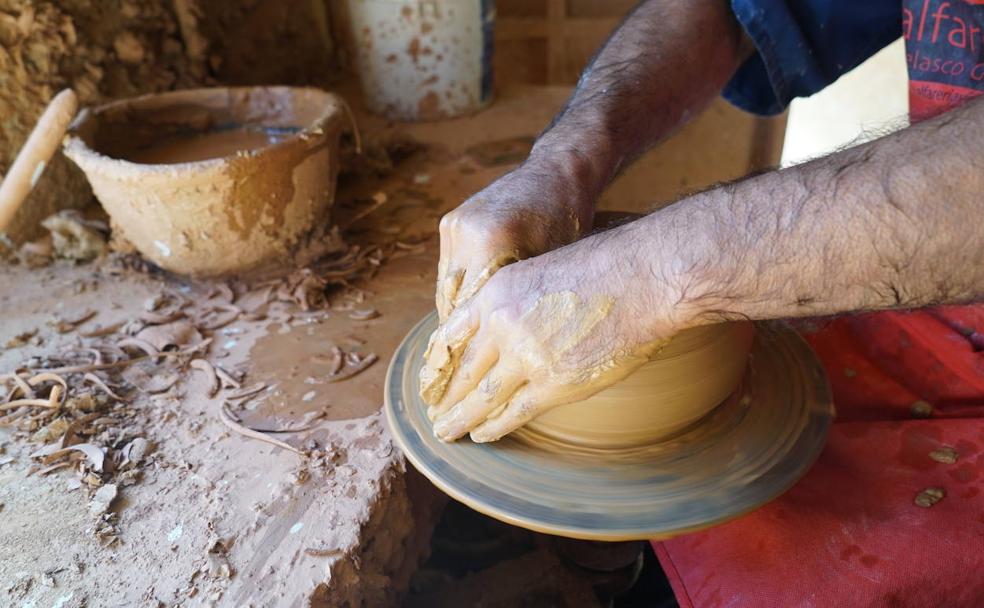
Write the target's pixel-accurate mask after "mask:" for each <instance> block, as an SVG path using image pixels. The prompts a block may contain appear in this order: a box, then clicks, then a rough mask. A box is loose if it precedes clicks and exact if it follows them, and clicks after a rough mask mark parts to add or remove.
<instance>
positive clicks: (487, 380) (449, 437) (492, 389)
mask: <svg viewBox="0 0 984 608" xmlns="http://www.w3.org/2000/svg"><path fill="white" fill-rule="evenodd" d="M525 382H526V380H525V378H524V377H523V376H521V375H519V374H517V373H515V372H514V371H513V370H510V369H505V368H504V367H503V366H502V365H498V364H497V365H496V366H495V367H493V368H492V369H491V370H489V373H488V374H486V376H485V377H484V378H482V381H481V382H479V383H478V386H477V387H475V390H473V391H472V392H470V393H468V395H467V396H465V398H464V399H462V400H461V401H460V402H458V403H457V404H456V405H454V406H453V407H452V408H451V409H449V410H448V411H447V412H445V413H444V414H442V415H441V416H440V417H438V418H437V420H436V421H435V422H434V434H435V435H437V437H438V439H440V440H442V441H454V440H455V439H458V438H459V437H461V436H462V435H464V434H466V433H468V432H469V431H470V430H472V429H473V428H475V427H476V426H478V425H480V424H482V422H483V421H484V420H485V419H486V418H488V417H489V415H491V414H492V413H494V412H495V410H496V409H497V408H499V407H501V406H502V405H503V404H505V403H507V402H508V401H509V398H510V397H511V396H512V395H513V394H514V393H515V392H516V391H517V390H518V389H519V388H520V387H521V386H523V384H524V383H525Z"/></svg>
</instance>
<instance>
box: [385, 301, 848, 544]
mask: <svg viewBox="0 0 984 608" xmlns="http://www.w3.org/2000/svg"><path fill="white" fill-rule="evenodd" d="M436 325H437V318H436V314H432V315H430V316H428V317H427V318H425V319H424V320H423V321H421V322H420V323H419V324H418V325H417V326H416V327H415V328H414V329H412V330H411V331H410V333H409V334H408V335H407V337H406V338H405V339H404V341H403V343H402V344H401V345H400V347H399V348H398V349H397V351H396V353H395V355H394V357H393V360H392V362H391V364H390V368H389V372H388V374H387V378H386V389H385V391H386V392H385V400H386V407H385V409H386V415H387V420H388V423H389V426H390V430H391V432H392V433H393V436H394V438H395V439H396V441H397V443H398V444H399V445H400V446H401V448H402V449H403V451H404V453H405V454H406V456H407V458H408V459H409V460H410V461H411V463H413V465H414V466H415V467H416V468H417V469H418V470H419V471H421V472H422V473H423V474H424V475H426V476H427V477H428V478H429V479H430V480H431V481H432V482H434V484H435V485H437V486H438V487H440V488H441V489H442V490H444V491H445V492H447V493H448V494H449V495H451V496H452V497H453V498H456V499H457V500H460V501H461V502H463V503H465V504H467V505H469V506H471V507H472V508H474V509H476V510H478V511H481V512H483V513H486V514H488V515H490V516H493V517H496V518H498V519H501V520H503V521H506V522H509V523H512V524H516V525H520V526H523V527H526V528H530V529H534V530H539V531H542V532H546V533H550V534H557V535H561V536H569V537H575V538H587V539H596V540H628V539H646V538H666V537H669V536H673V535H675V534H680V533H683V532H687V531H692V530H697V529H701V528H704V527H707V526H710V525H713V524H715V523H720V522H723V521H726V520H728V519H732V518H734V517H737V516H739V515H741V514H743V513H746V512H748V511H751V510H753V509H755V508H757V507H759V506H761V505H763V504H765V503H766V502H768V501H770V500H772V499H773V498H775V497H777V496H778V495H779V494H781V493H782V492H784V491H786V490H787V489H788V488H789V487H790V486H792V485H793V484H794V483H795V482H796V480H798V479H799V478H800V477H801V476H802V475H803V474H804V473H805V472H806V471H807V469H809V467H810V465H812V463H813V462H814V461H815V460H816V458H817V456H818V455H819V453H820V449H821V448H822V446H823V442H824V440H825V438H826V435H827V430H828V428H829V425H830V422H831V419H832V418H833V405H832V401H831V396H830V388H829V386H828V384H827V380H826V377H825V376H824V373H823V369H822V368H821V366H820V364H819V362H818V361H817V359H816V356H815V355H814V354H813V352H812V351H811V350H810V348H809V347H808V346H807V345H806V343H805V342H804V341H803V340H802V338H800V337H799V336H798V335H797V334H796V333H795V332H794V331H792V330H791V329H789V328H788V327H786V326H784V325H781V324H755V332H754V333H755V337H754V341H753V343H752V347H751V351H750V354H749V355H748V357H747V365H745V361H741V362H740V363H739V364H738V365H739V367H744V374H743V375H741V377H740V379H739V381H738V383H737V386H736V388H735V389H734V390H733V391H732V392H731V393H730V394H729V395H728V396H726V397H725V398H724V399H723V401H722V402H720V403H718V404H715V405H711V406H710V411H709V412H707V413H706V414H704V415H703V417H701V418H700V419H699V420H695V421H689V422H688V421H685V420H684V419H685V418H687V417H688V416H684V415H681V416H680V417H679V418H678V419H677V421H678V422H682V424H683V425H684V426H683V428H679V426H678V428H677V429H676V430H675V431H674V432H671V433H670V434H669V435H668V436H667V435H665V434H663V432H665V429H666V428H667V427H663V430H662V431H661V433H660V434H662V437H658V436H655V435H654V436H653V438H652V440H651V441H649V442H646V441H643V442H642V443H639V442H637V441H635V440H633V441H628V442H625V441H622V440H623V439H625V438H626V437H627V435H625V434H624V433H621V432H613V433H612V435H611V437H609V438H608V439H606V440H604V441H601V442H597V441H594V442H592V441H585V439H584V438H585V437H588V438H589V439H590V437H591V436H590V435H587V436H585V435H583V427H581V428H578V426H579V425H578V424H575V425H574V426H573V427H567V428H566V431H569V430H571V428H573V429H574V432H573V433H572V434H571V435H570V436H558V435H557V429H558V428H564V427H563V424H564V422H563V420H564V418H565V415H564V414H563V412H562V409H561V408H558V409H556V410H554V411H555V412H558V416H559V422H558V420H556V419H555V420H548V421H547V424H542V423H543V422H544V420H543V418H542V417H541V418H540V419H538V422H540V423H541V424H540V425H539V426H537V425H533V426H532V427H529V426H528V427H527V428H526V429H521V432H519V433H514V434H513V435H509V436H507V437H505V438H503V439H501V440H499V441H497V442H493V443H487V444H476V443H473V442H471V441H470V440H468V439H467V438H466V439H464V440H460V441H457V442H454V443H444V442H441V441H440V440H438V439H437V438H436V437H435V436H434V434H433V431H432V426H431V422H430V420H428V418H427V406H426V404H424V402H423V401H422V400H421V399H420V397H419V395H418V391H419V379H418V375H419V371H420V367H421V366H422V354H423V352H424V350H425V349H426V347H427V338H428V336H430V334H431V332H432V331H433V330H434V328H435V327H436ZM714 331H722V328H717V329H716V330H714ZM726 331H727V332H734V333H732V334H725V335H724V339H730V340H734V341H735V344H733V345H732V346H731V347H730V348H733V349H734V350H733V352H739V351H740V350H741V348H740V345H741V344H742V343H743V342H742V341H743V340H747V338H748V334H749V328H748V326H747V325H746V326H743V328H742V326H735V327H732V328H730V329H728V330H726ZM705 337H706V336H705ZM694 339H695V340H696V339H697V336H694ZM720 339H722V335H721V334H719V335H718V337H717V338H716V339H715V340H720ZM664 356H665V351H664ZM710 364H711V365H713V364H714V363H713V362H711V363H710ZM729 369H731V368H729ZM630 378H631V377H630ZM629 381H630V380H626V381H625V382H629ZM722 382H723V380H722ZM607 390H612V389H607ZM708 394H710V393H708ZM599 395H600V393H599ZM640 398H644V396H641V397H640ZM564 407H570V406H564ZM701 407H706V404H703V405H701ZM664 422H665V420H664ZM611 428H615V427H611ZM544 431H545V432H546V433H547V434H550V433H553V434H554V439H553V440H545V439H544V438H545V437H547V436H548V435H545V434H544ZM566 431H565V432H566ZM629 435H631V433H630V434H629ZM613 438H614V439H613ZM613 442H614V443H615V444H621V445H615V446H614V447H612V444H613ZM606 443H607V444H608V447H605V445H604V444H606Z"/></svg>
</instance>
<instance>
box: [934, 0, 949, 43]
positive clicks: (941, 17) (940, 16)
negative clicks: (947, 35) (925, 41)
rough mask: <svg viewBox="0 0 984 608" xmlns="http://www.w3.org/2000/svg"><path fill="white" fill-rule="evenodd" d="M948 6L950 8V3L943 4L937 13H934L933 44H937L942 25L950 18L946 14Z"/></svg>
mask: <svg viewBox="0 0 984 608" xmlns="http://www.w3.org/2000/svg"><path fill="white" fill-rule="evenodd" d="M948 6H950V3H949V2H942V3H940V7H939V8H938V9H936V12H935V13H933V38H932V42H933V44H936V40H937V39H938V38H939V35H940V23H941V22H943V21H945V20H947V19H949V18H950V17H949V15H946V14H945V13H946V8H947V7H948Z"/></svg>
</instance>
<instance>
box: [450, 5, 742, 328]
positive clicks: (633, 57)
mask: <svg viewBox="0 0 984 608" xmlns="http://www.w3.org/2000/svg"><path fill="white" fill-rule="evenodd" d="M743 40H744V38H743V30H742V29H741V26H740V25H739V24H738V22H737V21H736V19H735V17H734V15H733V14H732V12H731V9H730V6H729V3H728V2H727V0H687V1H686V2H674V1H671V0H647V1H644V2H642V3H640V4H639V6H637V7H636V9H635V10H634V11H633V12H632V13H631V14H630V15H629V16H628V17H626V19H625V21H624V22H623V23H622V25H621V26H620V27H619V28H618V29H617V30H616V31H615V32H614V33H613V34H612V36H611V38H610V39H609V40H608V42H607V43H606V44H605V45H604V47H603V48H602V49H601V51H600V52H599V53H598V55H597V56H596V57H595V58H594V60H593V61H592V63H591V65H590V66H589V67H588V69H587V70H586V71H585V73H584V75H583V76H582V78H581V81H580V83H579V84H578V86H577V89H576V90H575V92H574V94H573V96H572V97H571V99H570V100H569V101H568V102H567V105H566V107H565V108H564V110H563V111H562V112H561V113H560V114H559V115H558V116H557V118H555V119H554V121H553V124H552V125H551V127H550V128H548V129H547V130H546V131H545V132H544V133H543V134H542V135H541V136H540V138H539V139H538V140H537V142H536V144H535V145H534V147H533V150H532V152H531V154H530V157H529V158H528V159H527V160H526V162H524V163H523V164H522V165H521V166H520V167H519V168H517V169H516V170H515V171H512V172H511V173H508V174H506V175H505V176H503V177H502V178H500V179H499V180H497V181H496V182H494V183H492V184H491V185H490V186H488V187H487V188H485V189H484V190H482V191H481V192H479V193H477V194H475V195H474V196H473V197H471V198H470V199H469V200H467V201H465V203H464V204H462V205H461V206H460V207H458V208H457V209H455V210H454V211H452V212H451V213H449V214H447V215H446V216H445V217H444V219H443V220H442V221H441V230H440V232H441V259H440V263H439V265H438V273H437V274H438V276H437V298H436V299H437V309H438V312H440V314H441V318H442V319H445V318H446V317H447V315H449V314H450V312H451V311H452V310H453V309H454V308H455V307H456V306H458V305H460V304H461V303H462V302H464V301H466V300H468V298H470V297H472V296H473V295H474V294H475V293H476V292H477V291H478V290H479V288H481V287H482V285H484V284H485V282H486V281H487V280H488V279H489V277H491V276H492V275H493V274H494V273H495V272H496V271H497V270H499V268H501V267H502V266H504V265H506V264H509V263H511V262H514V261H516V260H520V259H524V258H528V257H532V256H535V255H539V254H541V253H544V252H546V251H549V250H551V249H555V248H557V247H560V246H562V245H565V244H567V243H570V242H571V241H573V240H575V239H577V238H578V237H580V236H582V235H583V234H585V233H586V232H587V231H588V230H590V228H591V224H592V222H591V220H592V216H593V213H594V205H595V202H596V201H597V199H598V197H599V196H600V195H601V192H602V190H604V189H605V187H606V186H607V185H608V183H609V181H611V179H612V178H613V177H614V176H615V175H616V173H617V172H618V171H619V170H620V169H621V168H623V167H625V166H626V165H627V164H628V163H629V162H630V161H631V160H632V159H634V158H635V157H636V156H638V155H639V154H640V153H642V152H643V151H644V150H645V149H646V148H648V147H650V146H652V145H654V144H656V143H657V142H659V141H660V140H662V139H664V138H665V137H666V136H667V135H669V134H670V132H672V131H673V130H674V129H676V128H677V127H679V126H681V125H683V124H684V123H686V122H687V121H688V120H689V119H690V118H691V117H693V116H694V115H696V114H697V113H698V112H700V110H701V109H703V108H704V106H706V105H707V104H708V102H709V101H710V100H711V99H713V98H714V97H715V96H716V95H717V94H718V93H719V92H720V91H721V88H722V86H723V85H724V84H725V82H726V81H727V80H728V79H729V78H730V77H731V75H732V74H733V73H734V72H735V70H736V69H737V67H738V66H739V64H740V63H741V62H742V60H743V59H744V58H745V57H747V56H748V55H749V54H750V52H751V45H750V44H749V43H746V42H743Z"/></svg>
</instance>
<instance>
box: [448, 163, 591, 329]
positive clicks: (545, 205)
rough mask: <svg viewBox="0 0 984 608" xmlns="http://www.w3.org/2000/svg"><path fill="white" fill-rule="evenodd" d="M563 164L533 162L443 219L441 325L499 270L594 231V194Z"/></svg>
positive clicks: (491, 186) (496, 182) (505, 177)
mask: <svg viewBox="0 0 984 608" xmlns="http://www.w3.org/2000/svg"><path fill="white" fill-rule="evenodd" d="M589 190H591V189H590V188H585V187H584V186H583V184H582V183H580V182H579V180H578V179H576V178H575V177H574V176H573V175H571V171H570V170H569V169H567V168H565V166H564V162H563V161H561V160H559V159H551V160H549V161H542V160H533V159H530V160H528V161H527V162H526V163H524V164H523V165H522V166H521V167H519V168H518V169H516V170H515V171H513V172H511V173H508V174H506V175H505V176H503V177H502V178H500V179H499V180H497V181H495V182H494V183H492V184H491V185H490V186H488V187H487V188H485V189H484V190H482V191H481V192H479V193H478V194H476V195H474V196H473V197H471V198H470V199H469V200H468V201H466V202H465V203H463V204H462V205H461V206H460V207H458V208H457V209H455V210H454V211H451V212H450V213H448V214H447V215H445V216H444V217H443V218H442V219H441V227H440V234H441V257H440V262H439V263H438V267H437V298H436V299H437V311H438V314H439V315H440V318H441V321H444V320H445V319H447V318H448V316H449V315H450V314H451V311H453V310H454V309H455V308H456V307H458V306H459V305H461V304H462V303H463V302H465V301H467V300H468V298H470V297H472V296H473V295H475V293H476V292H477V291H478V290H479V289H480V288H481V287H482V285H484V284H485V282H486V281H488V280H489V277H491V276H492V275H493V274H494V273H495V272H496V271H497V270H499V269H500V268H502V267H503V266H505V265H506V264H510V263H512V262H515V261H517V260H522V259H525V258H528V257H531V256H535V255H539V254H541V253H544V252H546V251H549V250H551V249H554V248H556V247H560V246H561V245H565V244H567V243H570V242H571V241H573V240H575V239H577V238H578V237H579V236H581V235H582V233H583V231H584V230H586V229H587V228H590V226H591V217H592V208H593V205H594V196H595V195H594V194H593V193H591V192H589Z"/></svg>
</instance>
